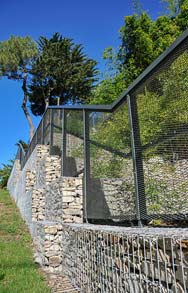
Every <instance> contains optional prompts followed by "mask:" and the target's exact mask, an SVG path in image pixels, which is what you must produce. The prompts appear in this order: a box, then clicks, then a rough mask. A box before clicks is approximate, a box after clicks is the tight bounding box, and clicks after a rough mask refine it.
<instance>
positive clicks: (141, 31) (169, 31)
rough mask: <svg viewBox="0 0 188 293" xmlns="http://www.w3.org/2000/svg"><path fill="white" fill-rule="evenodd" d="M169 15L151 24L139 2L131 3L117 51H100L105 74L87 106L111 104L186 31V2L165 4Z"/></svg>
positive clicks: (184, 0)
mask: <svg viewBox="0 0 188 293" xmlns="http://www.w3.org/2000/svg"><path fill="white" fill-rule="evenodd" d="M165 1H166V2H168V4H169V5H168V8H169V10H170V12H171V13H170V15H163V16H159V17H158V18H157V19H156V20H152V19H151V17H150V16H149V15H148V13H146V12H143V11H142V9H141V7H140V4H139V1H133V6H134V10H135V13H134V14H133V15H130V16H126V17H125V19H124V21H125V23H124V25H123V26H122V27H121V29H120V39H121V45H120V47H119V50H118V51H117V52H116V50H115V49H114V48H112V47H109V48H107V49H106V50H105V51H104V56H103V57H104V59H105V60H106V62H107V70H108V72H109V73H107V74H106V77H104V80H102V81H101V82H100V83H99V84H98V86H97V87H96V89H95V90H94V92H93V96H92V98H91V103H93V104H94V103H95V104H107V103H111V102H113V101H115V100H116V99H117V97H118V96H119V95H120V93H121V92H123V91H124V90H125V89H126V88H127V87H128V86H129V85H130V84H131V83H132V82H133V81H134V80H135V79H136V78H137V77H138V76H139V75H140V74H141V73H142V72H143V71H144V70H145V69H146V68H147V67H148V66H149V65H150V64H151V62H152V61H154V60H155V59H156V58H157V57H158V56H159V55H160V54H161V53H162V52H163V51H164V50H165V49H166V48H167V47H168V46H169V45H170V44H172V42H173V41H174V40H175V39H176V38H177V37H178V36H179V35H180V34H181V33H182V32H183V31H184V30H185V29H186V28H187V27H188V0H165Z"/></svg>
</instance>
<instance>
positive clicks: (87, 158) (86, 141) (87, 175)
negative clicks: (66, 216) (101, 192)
mask: <svg viewBox="0 0 188 293" xmlns="http://www.w3.org/2000/svg"><path fill="white" fill-rule="evenodd" d="M83 124H84V129H83V130H84V182H83V184H84V186H83V187H84V189H83V191H84V201H83V202H84V218H85V220H86V222H88V215H87V197H88V196H89V193H88V191H89V181H90V145H89V144H90V142H89V112H87V111H86V110H83Z"/></svg>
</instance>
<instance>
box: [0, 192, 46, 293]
mask: <svg viewBox="0 0 188 293" xmlns="http://www.w3.org/2000/svg"><path fill="white" fill-rule="evenodd" d="M17 292H18V293H22V292H26V293H49V292H50V289H49V288H48V286H47V283H46V282H45V278H44V276H42V273H41V272H40V270H39V268H38V266H37V265H36V264H35V263H34V261H33V253H32V241H31V237H30V235H29V232H28V229H27V227H26V225H25V224H24V222H23V220H22V219H21V216H20V214H19V211H18V209H17V207H16V205H15V203H14V202H13V201H12V199H11V198H10V196H9V194H8V192H7V191H6V190H0V293H17Z"/></svg>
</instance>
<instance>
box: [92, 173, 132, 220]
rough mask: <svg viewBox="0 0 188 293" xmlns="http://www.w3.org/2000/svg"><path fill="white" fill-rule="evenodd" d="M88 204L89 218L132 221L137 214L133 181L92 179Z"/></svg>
mask: <svg viewBox="0 0 188 293" xmlns="http://www.w3.org/2000/svg"><path fill="white" fill-rule="evenodd" d="M87 202H88V209H87V214H88V218H94V219H109V218H113V219H116V220H119V219H121V218H123V217H126V218H127V219H129V220H131V219H132V218H134V217H135V213H136V208H135V195H134V183H133V180H131V179H130V178H126V179H121V178H114V179H113V178H106V179H103V178H95V179H93V178H91V179H90V184H89V192H88V198H87ZM131 217H132V218H131Z"/></svg>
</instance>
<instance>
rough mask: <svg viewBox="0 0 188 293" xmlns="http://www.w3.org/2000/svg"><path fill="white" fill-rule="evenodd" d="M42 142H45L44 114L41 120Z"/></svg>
mask: <svg viewBox="0 0 188 293" xmlns="http://www.w3.org/2000/svg"><path fill="white" fill-rule="evenodd" d="M41 144H44V116H43V117H42V121H41Z"/></svg>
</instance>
